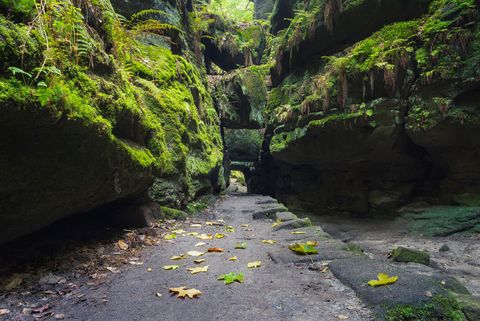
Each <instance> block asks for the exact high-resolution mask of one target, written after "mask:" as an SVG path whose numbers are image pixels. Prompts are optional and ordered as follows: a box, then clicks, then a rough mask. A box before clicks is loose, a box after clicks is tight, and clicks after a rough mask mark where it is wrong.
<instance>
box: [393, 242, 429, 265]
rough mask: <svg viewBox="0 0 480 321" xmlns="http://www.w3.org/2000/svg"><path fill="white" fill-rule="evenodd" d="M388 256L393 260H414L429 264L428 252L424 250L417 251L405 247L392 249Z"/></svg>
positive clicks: (406, 261)
mask: <svg viewBox="0 0 480 321" xmlns="http://www.w3.org/2000/svg"><path fill="white" fill-rule="evenodd" d="M390 258H391V259H392V260H393V261H395V262H405V263H408V262H414V263H419V264H424V265H430V254H428V252H425V251H417V250H413V249H408V248H405V247H401V246H399V247H397V248H395V249H393V251H392V253H391V255H390Z"/></svg>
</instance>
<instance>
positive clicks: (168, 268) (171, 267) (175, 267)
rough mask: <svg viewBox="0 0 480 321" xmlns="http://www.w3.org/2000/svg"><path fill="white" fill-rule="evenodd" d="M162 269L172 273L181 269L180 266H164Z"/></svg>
mask: <svg viewBox="0 0 480 321" xmlns="http://www.w3.org/2000/svg"><path fill="white" fill-rule="evenodd" d="M162 268H163V269H164V270H171V271H173V270H176V269H178V268H180V265H164V266H162Z"/></svg>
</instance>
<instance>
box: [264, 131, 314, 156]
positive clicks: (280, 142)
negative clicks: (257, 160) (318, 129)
mask: <svg viewBox="0 0 480 321" xmlns="http://www.w3.org/2000/svg"><path fill="white" fill-rule="evenodd" d="M306 131H307V130H306V129H305V128H295V129H294V130H292V131H288V132H284V133H280V134H276V135H274V136H273V137H272V141H271V142H270V153H272V154H273V153H278V152H281V151H282V150H284V149H285V148H287V147H288V145H289V144H291V143H293V142H295V141H297V140H299V139H300V138H302V137H303V136H305V134H306Z"/></svg>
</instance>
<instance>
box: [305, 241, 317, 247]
mask: <svg viewBox="0 0 480 321" xmlns="http://www.w3.org/2000/svg"><path fill="white" fill-rule="evenodd" d="M305 244H307V245H311V246H317V245H318V244H319V243H318V241H307V242H305Z"/></svg>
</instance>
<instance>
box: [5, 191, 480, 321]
mask: <svg viewBox="0 0 480 321" xmlns="http://www.w3.org/2000/svg"><path fill="white" fill-rule="evenodd" d="M274 220H276V221H278V220H281V221H282V223H280V224H275V225H276V226H275V227H273V226H272V223H273V222H274ZM213 223H215V224H213ZM309 223H310V221H309V220H308V219H300V218H298V217H297V216H296V215H294V214H293V213H290V212H288V209H287V208H285V207H284V206H283V205H281V204H279V203H278V202H277V201H275V200H274V199H272V198H270V197H266V196H259V195H247V194H240V193H236V192H230V194H229V195H227V196H224V197H222V198H220V199H219V200H218V201H217V202H216V204H215V205H214V206H212V207H210V208H209V209H207V210H206V211H205V212H204V213H203V214H202V215H200V216H198V217H195V218H193V219H188V220H187V221H185V222H179V221H166V222H163V223H162V224H159V225H157V226H155V227H152V228H147V229H137V230H123V231H122V230H112V229H110V228H108V227H103V229H102V228H100V229H98V230H97V231H96V232H95V233H93V235H96V237H93V238H89V237H86V236H85V235H84V231H91V229H90V228H87V229H86V230H84V231H82V230H81V229H79V228H78V226H77V228H76V229H74V231H77V232H78V234H80V236H81V238H80V241H76V242H74V244H73V245H72V246H67V245H66V244H63V243H62V242H63V241H61V239H57V238H53V239H51V240H50V241H48V242H47V243H49V244H54V245H55V244H56V245H57V246H58V247H59V248H60V251H59V253H56V252H55V251H50V250H49V249H50V248H49V247H47V248H44V249H43V250H42V251H41V252H39V251H37V250H36V247H39V249H41V248H42V245H41V243H42V242H37V241H35V239H33V240H32V239H29V240H24V241H23V243H24V247H23V250H17V249H16V248H15V247H13V246H10V247H8V249H9V251H11V252H12V253H14V252H15V251H17V252H19V253H27V252H26V251H25V249H30V250H33V252H35V253H37V252H38V253H39V254H40V255H39V256H38V257H34V258H32V259H30V260H29V261H28V264H27V263H20V262H22V261H20V260H19V258H17V259H13V257H14V256H12V255H10V256H7V257H10V259H9V261H6V262H5V263H8V264H9V265H10V267H8V268H7V267H6V264H5V265H1V266H0V267H1V268H0V275H1V279H0V281H1V282H0V289H2V288H3V291H0V312H1V313H3V316H2V315H1V314H0V320H15V321H31V320H58V319H60V320H79V321H80V320H81V321H103V320H115V321H123V320H124V321H136V320H138V321H140V320H141V321H150V320H151V321H177V320H178V321H180V320H195V321H207V320H208V321H210V320H218V321H243V320H245V321H247V320H248V321H252V320H253V321H310V320H312V321H313V320H322V321H334V320H354V321H369V320H373V319H374V317H373V315H374V313H375V315H376V316H385V314H387V313H389V310H388V307H391V306H396V305H422V304H424V303H427V302H429V301H430V300H432V298H434V297H436V296H445V295H448V294H449V293H456V294H458V295H460V296H464V295H467V296H468V291H467V289H466V288H465V287H464V286H463V285H462V284H461V283H459V282H458V281H456V280H455V279H453V278H452V273H451V271H446V270H445V269H444V268H442V266H440V267H436V268H435V267H433V268H432V267H427V266H424V265H420V264H413V265H412V264H410V263H409V264H404V263H402V264H398V263H395V264H392V263H391V262H389V261H388V260H386V257H385V256H386V253H387V248H388V247H390V246H391V244H392V242H393V243H395V242H397V243H398V242H400V243H401V242H404V243H405V242H407V241H408V242H414V241H412V240H416V239H409V238H407V237H405V235H403V234H401V233H400V232H399V231H397V232H398V235H397V232H395V231H396V230H394V229H393V230H392V231H391V232H390V234H381V235H380V234H379V232H378V231H377V232H375V231H376V230H375V228H372V227H369V228H367V227H365V225H364V224H366V223H365V222H363V223H361V222H356V223H355V222H353V223H352V222H350V223H348V222H343V221H335V222H328V220H327V221H324V222H323V223H322V224H321V225H322V227H323V226H325V228H326V230H327V231H329V232H330V233H331V234H329V233H327V232H325V231H324V230H323V229H322V228H321V227H319V226H309ZM211 224H213V225H211ZM179 229H180V230H183V232H182V231H178V230H179ZM59 230H60V231H62V232H63V233H64V234H65V231H68V229H65V228H64V227H62V226H61V227H60V228H59ZM174 230H177V231H178V232H177V233H176V234H177V238H175V239H171V240H167V239H165V236H166V235H169V234H171V233H172V231H174ZM216 233H220V234H225V237H223V238H213V239H209V240H201V239H199V238H198V235H199V234H207V235H208V234H210V235H215V234H216ZM385 233H389V232H388V228H387V227H385ZM46 234H47V235H50V234H52V233H49V232H47V233H46ZM99 235H100V238H99ZM332 235H333V237H332ZM402 235H403V238H402V237H400V236H402ZM63 237H64V240H71V239H72V235H68V233H67V235H64V236H63ZM37 239H38V240H42V241H45V239H47V240H48V238H46V235H45V234H44V235H39V236H38V238H37ZM86 239H88V240H89V241H88V242H86V241H85V240H86ZM262 240H274V241H276V243H274V244H266V243H263V242H262ZM305 241H315V242H317V243H318V244H317V246H316V247H317V250H318V254H312V255H309V256H302V255H297V254H295V253H293V252H292V251H290V250H289V249H288V245H289V244H291V243H293V242H305ZM350 241H352V242H355V243H359V244H361V245H362V246H364V248H365V250H366V252H367V255H365V254H364V253H362V252H360V251H358V249H356V248H355V247H353V248H350V247H349V246H347V244H346V242H350ZM417 241H418V242H421V240H420V239H418V240H417ZM122 242H125V243H122ZM199 242H204V243H206V244H204V245H201V246H196V245H198V244H197V243H199ZM240 242H245V243H246V244H247V247H246V249H236V248H235V245H236V244H237V243H240ZM415 244H417V245H418V243H415ZM432 244H433V243H432ZM459 244H460V243H459ZM127 245H128V246H127ZM406 245H408V244H406ZM450 245H451V246H452V248H453V249H455V246H456V243H451V244H450ZM25 246H26V247H25ZM432 246H433V245H432ZM438 246H440V244H437V247H438ZM124 247H125V248H124ZM214 247H218V248H222V249H224V252H221V253H216V252H214V253H205V254H204V255H202V256H199V257H194V256H186V257H185V258H183V259H181V260H172V259H171V257H173V256H179V255H181V254H186V253H187V252H189V251H199V252H206V251H207V249H208V248H214ZM388 250H389V249H388ZM49 251H50V252H52V253H50V254H49V255H47V252H49ZM0 253H2V251H0ZM233 256H236V257H237V260H236V261H231V260H229V258H231V257H233ZM40 258H41V259H40ZM198 258H203V259H205V262H202V263H200V264H196V263H194V262H193V261H194V260H195V259H198ZM436 258H437V256H436V255H435V256H434V259H436ZM445 260H446V261H448V258H445ZM254 261H261V266H260V267H259V268H254V269H251V268H248V267H247V263H249V262H254ZM438 263H439V265H440V263H441V262H440V261H439V262H438ZM447 263H448V262H447ZM165 265H181V267H180V268H178V269H176V270H172V271H167V270H164V269H163V268H162V267H163V266H165ZM206 265H208V271H206V272H202V273H198V274H191V273H190V272H189V271H188V270H187V269H188V268H193V267H198V266H206ZM230 272H235V273H243V274H244V283H233V284H229V285H225V284H224V283H223V281H219V280H217V278H218V277H219V276H220V275H222V274H226V273H230ZM378 273H388V274H389V275H395V276H398V281H397V282H395V284H391V285H390V286H388V287H385V286H383V287H371V286H368V285H367V282H368V281H369V280H372V279H375V278H376V277H377V274H378ZM471 279H473V276H472V277H471V278H470V279H466V280H465V281H469V280H471ZM182 286H186V287H188V288H195V289H198V290H200V291H201V292H202V295H200V296H199V297H198V298H194V299H188V298H186V299H181V298H177V297H175V296H173V295H171V294H170V293H169V288H174V287H182ZM8 287H10V288H9V289H7V288H8ZM5 289H7V290H6V291H5ZM470 290H471V291H470V292H473V293H474V294H475V293H476V291H475V290H476V283H474V286H473V287H471V289H470ZM367 305H368V307H369V308H367V307H366V306H367ZM370 309H372V310H370ZM7 311H8V312H7ZM476 313H479V314H478V315H480V310H479V311H477V312H476ZM476 316H477V314H476V315H475V316H473V317H471V318H469V319H468V320H477V319H478V318H477V317H476Z"/></svg>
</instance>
